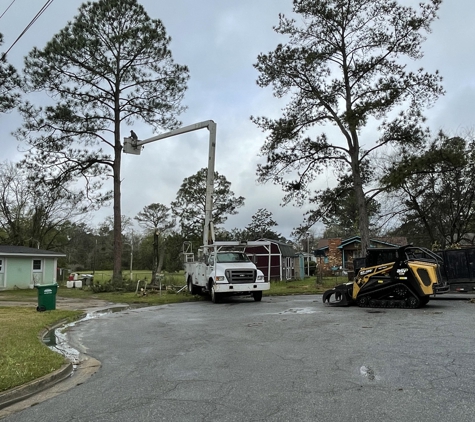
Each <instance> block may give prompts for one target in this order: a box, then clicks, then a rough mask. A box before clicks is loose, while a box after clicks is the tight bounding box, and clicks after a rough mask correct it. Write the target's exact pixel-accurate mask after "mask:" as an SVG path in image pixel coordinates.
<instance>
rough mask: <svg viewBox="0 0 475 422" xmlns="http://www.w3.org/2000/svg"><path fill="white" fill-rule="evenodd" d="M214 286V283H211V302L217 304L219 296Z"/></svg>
mask: <svg viewBox="0 0 475 422" xmlns="http://www.w3.org/2000/svg"><path fill="white" fill-rule="evenodd" d="M215 287H216V284H215V283H214V282H211V302H213V303H219V301H220V300H221V295H220V294H219V293H216V289H215Z"/></svg>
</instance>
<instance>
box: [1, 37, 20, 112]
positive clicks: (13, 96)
mask: <svg viewBox="0 0 475 422" xmlns="http://www.w3.org/2000/svg"><path fill="white" fill-rule="evenodd" d="M2 44H3V35H2V34H0V45H2ZM20 86H21V80H20V78H19V76H18V73H17V71H16V69H15V68H14V67H13V66H12V65H11V64H8V63H7V60H6V56H4V55H2V57H1V58H0V113H6V112H7V111H10V110H11V109H13V108H15V107H16V106H17V105H18V103H19V101H20V93H19V88H20Z"/></svg>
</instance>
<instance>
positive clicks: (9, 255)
mask: <svg viewBox="0 0 475 422" xmlns="http://www.w3.org/2000/svg"><path fill="white" fill-rule="evenodd" d="M64 256H66V255H65V254H63V253H59V252H52V251H47V250H44V249H35V248H28V247H26V246H8V245H0V290H11V289H15V288H18V289H28V288H31V289H32V288H34V286H36V285H38V284H51V283H56V271H57V267H58V258H60V257H64Z"/></svg>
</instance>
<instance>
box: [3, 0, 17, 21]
mask: <svg viewBox="0 0 475 422" xmlns="http://www.w3.org/2000/svg"><path fill="white" fill-rule="evenodd" d="M15 1H16V0H13V1H12V2H11V3H10V4H9V6H8V7H7V8H6V9H5V12H3V13H2V14H1V15H0V19H2V18H3V15H4V14H5V13H7V12H8V9H10V7H11V5H12V4H13V3H15Z"/></svg>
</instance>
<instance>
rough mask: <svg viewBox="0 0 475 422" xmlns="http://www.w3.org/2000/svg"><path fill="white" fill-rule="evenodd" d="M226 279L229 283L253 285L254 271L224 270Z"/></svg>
mask: <svg viewBox="0 0 475 422" xmlns="http://www.w3.org/2000/svg"><path fill="white" fill-rule="evenodd" d="M225 275H226V278H227V279H228V281H229V282H230V283H233V284H238V283H254V282H255V281H256V276H257V271H256V270H226V272H225Z"/></svg>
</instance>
